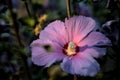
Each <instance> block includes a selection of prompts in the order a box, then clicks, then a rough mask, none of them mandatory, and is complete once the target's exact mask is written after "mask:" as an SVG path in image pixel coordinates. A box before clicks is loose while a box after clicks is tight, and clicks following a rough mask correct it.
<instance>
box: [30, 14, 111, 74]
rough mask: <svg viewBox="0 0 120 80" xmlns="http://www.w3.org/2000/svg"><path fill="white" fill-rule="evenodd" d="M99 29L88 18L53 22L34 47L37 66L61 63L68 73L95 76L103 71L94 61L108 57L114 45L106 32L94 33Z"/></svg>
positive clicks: (35, 41) (78, 17) (33, 57)
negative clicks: (106, 35)
mask: <svg viewBox="0 0 120 80" xmlns="http://www.w3.org/2000/svg"><path fill="white" fill-rule="evenodd" d="M95 27H96V23H95V21H94V20H93V19H92V18H90V17H85V16H74V17H72V18H69V19H65V22H62V21H60V20H56V21H53V22H52V23H50V24H48V26H47V27H45V29H44V30H42V31H41V33H40V35H39V39H37V40H34V41H33V42H32V44H31V51H32V61H33V63H34V64H36V65H39V66H45V67H49V66H51V65H52V64H53V63H55V62H58V61H61V68H62V70H63V71H65V72H67V73H70V74H76V75H81V76H95V75H96V74H97V73H98V71H99V70H100V68H99V64H98V62H97V61H96V60H95V59H94V58H98V57H101V56H104V55H105V54H106V48H107V47H108V46H110V45H111V42H110V40H109V39H108V38H107V37H105V36H104V35H103V34H102V33H100V32H95V31H93V30H94V28H95Z"/></svg>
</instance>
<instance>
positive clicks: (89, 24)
mask: <svg viewBox="0 0 120 80" xmlns="http://www.w3.org/2000/svg"><path fill="white" fill-rule="evenodd" d="M95 25H96V24H95V21H94V20H93V19H92V18H90V17H85V16H74V17H72V18H70V19H66V20H65V26H66V27H67V31H68V36H69V40H73V41H74V42H75V43H78V42H79V41H81V40H82V39H83V38H84V37H85V36H87V35H88V33H90V32H91V31H92V30H93V29H94V28H95Z"/></svg>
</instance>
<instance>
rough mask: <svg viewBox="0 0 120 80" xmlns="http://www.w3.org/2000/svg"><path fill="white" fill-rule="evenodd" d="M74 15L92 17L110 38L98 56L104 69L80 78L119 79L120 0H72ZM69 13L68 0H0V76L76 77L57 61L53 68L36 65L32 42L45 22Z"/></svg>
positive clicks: (18, 79)
mask: <svg viewBox="0 0 120 80" xmlns="http://www.w3.org/2000/svg"><path fill="white" fill-rule="evenodd" d="M70 4H71V7H70V8H71V15H72V16H73V15H84V16H89V17H92V18H94V19H95V20H96V22H97V28H96V31H100V32H102V33H103V34H105V35H106V36H107V37H108V38H109V39H110V40H111V41H112V47H110V48H108V50H107V55H106V56H104V57H103V58H100V59H96V60H97V61H98V62H99V64H100V66H101V71H100V72H99V73H98V75H96V76H95V77H83V76H77V77H78V80H120V59H119V58H120V46H119V45H118V44H119V30H120V25H119V23H120V0H70ZM66 17H67V11H66V1H65V0H0V80H73V75H70V74H67V73H65V72H63V71H62V70H61V68H60V66H59V65H58V63H56V64H54V65H52V66H51V67H50V68H44V67H40V66H37V65H34V64H33V63H32V61H31V51H30V43H31V42H32V41H33V40H35V39H37V38H38V36H39V33H40V31H41V30H42V29H44V27H46V25H47V24H48V23H50V22H52V21H54V20H56V19H59V20H63V21H64V19H65V18H66Z"/></svg>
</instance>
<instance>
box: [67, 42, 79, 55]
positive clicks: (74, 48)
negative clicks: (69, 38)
mask: <svg viewBox="0 0 120 80" xmlns="http://www.w3.org/2000/svg"><path fill="white" fill-rule="evenodd" d="M76 51H77V46H76V45H75V44H74V43H73V42H69V43H68V46H67V49H65V52H66V54H67V55H68V56H72V55H75V54H76Z"/></svg>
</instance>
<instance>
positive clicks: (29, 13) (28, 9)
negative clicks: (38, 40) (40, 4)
mask: <svg viewBox="0 0 120 80" xmlns="http://www.w3.org/2000/svg"><path fill="white" fill-rule="evenodd" d="M24 4H25V7H26V10H27V13H28V15H29V16H30V17H31V16H32V13H31V10H30V8H29V5H28V2H27V0H25V1H24Z"/></svg>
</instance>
